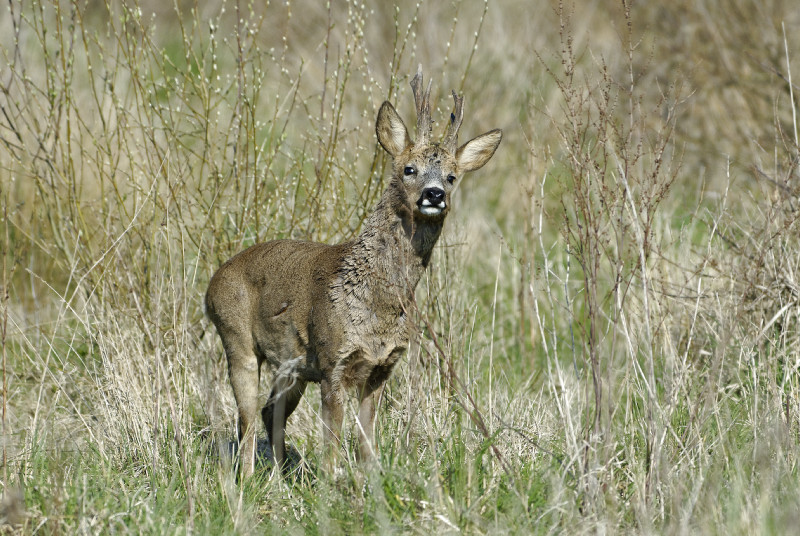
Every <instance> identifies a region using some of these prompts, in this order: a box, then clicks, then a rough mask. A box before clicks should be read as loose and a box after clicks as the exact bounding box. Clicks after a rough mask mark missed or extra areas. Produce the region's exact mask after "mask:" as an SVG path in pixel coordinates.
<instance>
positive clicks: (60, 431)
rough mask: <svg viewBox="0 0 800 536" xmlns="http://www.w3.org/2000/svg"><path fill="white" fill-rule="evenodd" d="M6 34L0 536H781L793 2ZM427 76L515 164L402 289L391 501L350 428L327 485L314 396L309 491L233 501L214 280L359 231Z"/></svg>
mask: <svg viewBox="0 0 800 536" xmlns="http://www.w3.org/2000/svg"><path fill="white" fill-rule="evenodd" d="M2 11H3V14H2V16H0V58H2V59H0V112H1V113H0V210H2V229H1V230H0V237H2V239H1V240H0V244H2V252H0V253H2V281H0V283H2V289H3V292H2V294H1V295H0V299H1V303H2V308H1V309H0V315H1V317H0V328H1V331H0V337H1V338H2V361H3V367H2V370H3V380H2V381H3V384H2V394H3V407H2V446H3V453H2V456H3V465H2V484H3V495H2V505H1V506H0V517H2V521H0V526H2V531H4V532H22V533H39V532H46V533H68V534H72V533H110V532H114V533H125V532H136V533H152V534H162V533H189V532H196V533H200V534H205V533H273V532H274V533H284V532H286V533H300V532H305V533H311V534H338V533H344V534H353V533H356V534H357V533H377V532H380V533H386V532H403V533H430V532H431V531H432V530H436V531H443V532H458V531H461V532H465V533H470V534H481V533H492V534H497V533H511V534H520V533H551V532H566V533H585V532H592V533H593V532H632V533H692V532H701V533H726V534H727V533H746V532H761V533H785V532H789V531H791V530H792V529H794V528H795V527H796V526H797V523H798V519H797V518H798V512H800V477H799V475H798V459H800V442H798V438H800V368H799V367H800V222H798V208H797V206H798V203H800V199H798V194H800V175H799V174H798V147H799V146H800V144H798V130H799V128H798V127H799V126H800V121H799V120H798V118H797V109H796V108H797V105H798V102H800V101H799V100H798V92H800V86H798V85H797V82H796V79H797V78H796V77H797V73H798V72H800V65H798V63H797V62H798V61H799V58H798V57H799V56H800V53H799V52H798V50H800V32H798V31H797V29H798V27H799V25H800V12H798V10H797V9H796V6H795V4H794V2H789V1H788V0H769V1H767V2H756V1H754V0H737V1H736V2H733V3H730V2H700V3H695V2H688V1H685V0H679V1H677V2H670V3H666V4H665V3H660V4H659V3H652V2H651V3H641V4H636V3H631V2H627V1H623V2H591V3H589V2H577V3H575V4H561V3H557V4H556V3H553V4H551V5H548V6H539V7H536V8H535V9H534V8H533V7H532V6H531V4H530V3H529V2H524V1H522V0H503V1H501V0H486V1H485V2H483V3H479V2H466V1H455V2H452V3H448V4H442V3H434V2H419V3H413V2H412V3H406V2H398V4H397V5H396V6H394V7H393V6H390V5H388V4H386V5H384V4H379V5H376V6H375V7H371V6H367V3H363V4H360V3H357V2H351V1H349V0H348V1H343V2H339V3H334V2H331V3H329V5H327V6H323V5H321V4H320V3H319V2H313V1H310V0H291V1H287V2H275V3H270V4H268V5H265V4H263V3H253V4H242V3H241V2H238V3H237V2H224V1H222V0H219V1H217V2H197V3H195V4H194V5H188V4H186V5H185V4H184V3H182V2H176V3H174V4H173V3H163V2H154V1H152V0H139V1H138V2H111V1H110V0H105V1H104V0H92V1H84V2H78V1H69V0H64V1H58V0H38V1H31V2H19V1H15V0H12V1H11V2H8V3H7V5H6V6H5V7H3V8H2ZM418 63H422V64H423V66H424V67H425V70H426V72H430V73H432V75H433V76H432V78H433V79H434V84H433V97H434V99H435V102H436V103H437V109H436V110H434V112H433V116H434V119H436V118H439V121H438V124H435V125H434V131H435V132H437V133H439V134H441V133H442V132H443V131H444V124H445V121H444V120H443V118H445V117H447V114H448V113H449V107H450V105H451V100H450V99H449V98H448V97H449V93H450V89H451V88H454V89H456V90H457V91H460V92H463V93H464V94H465V95H466V99H465V110H466V113H465V121H464V126H463V127H462V132H463V135H462V139H469V137H470V136H474V135H476V134H478V133H480V132H484V131H486V130H488V129H490V128H495V127H500V128H503V129H504V140H503V143H502V144H501V146H500V148H499V149H498V152H497V154H496V155H495V157H494V158H493V160H492V161H491V162H490V163H489V165H488V166H487V167H486V168H485V169H484V170H483V171H482V172H480V174H479V175H476V176H474V177H468V179H467V180H465V181H464V182H465V184H464V185H463V188H461V189H459V191H458V195H457V199H456V206H455V208H454V213H453V214H451V215H450V217H449V218H448V223H447V225H446V230H445V233H446V236H445V237H444V238H443V239H442V240H440V243H439V246H438V248H437V251H436V253H435V255H434V266H433V267H432V269H431V270H429V272H428V273H427V275H426V276H425V278H424V280H423V282H422V283H421V285H420V287H419V288H418V292H417V308H418V310H417V311H416V312H415V315H414V318H415V321H416V325H417V326H418V327H419V330H418V333H417V334H416V336H415V337H414V340H413V341H412V350H411V351H409V354H408V356H407V357H406V359H405V360H404V361H403V362H402V363H400V364H399V365H398V367H396V369H395V373H394V374H393V377H392V378H391V380H390V381H389V384H388V386H387V390H386V392H385V395H384V400H383V401H382V404H381V408H380V411H379V416H378V434H377V435H378V442H379V445H380V467H379V469H378V470H374V471H370V470H365V469H364V468H363V467H361V466H360V465H359V464H358V463H357V462H355V457H354V445H353V440H354V437H355V433H354V430H353V428H352V424H353V418H354V415H355V413H354V411H355V406H354V405H352V406H351V407H350V408H349V410H348V413H347V415H346V417H345V426H346V427H348V426H349V430H350V433H349V435H347V436H346V441H345V445H344V448H343V450H342V456H341V458H340V460H339V463H338V468H337V470H336V471H334V472H326V471H324V470H322V468H321V467H320V464H319V461H320V457H321V454H322V453H321V448H320V447H321V445H320V443H321V430H320V423H319V416H318V412H319V394H318V392H319V391H318V389H316V388H314V387H313V386H312V387H311V388H309V391H308V394H307V396H306V397H304V399H303V401H302V402H301V405H300V407H299V408H298V410H297V411H296V412H295V414H294V415H293V416H292V419H291V420H290V423H289V427H288V430H287V437H288V438H289V441H290V443H292V445H293V448H294V449H295V450H296V458H298V460H299V462H298V465H297V471H296V472H295V474H294V475H293V476H292V477H291V478H289V479H286V480H283V479H281V478H279V477H277V476H276V475H273V474H272V473H271V472H270V471H269V470H268V469H267V468H266V467H265V468H264V470H262V471H260V472H258V473H257V474H256V475H255V476H254V477H253V478H252V479H250V480H247V481H245V482H243V483H241V484H240V483H237V481H236V476H235V471H234V470H232V468H231V465H230V461H229V458H230V457H229V455H228V450H227V449H228V444H229V442H230V441H232V440H233V438H234V436H235V420H234V419H235V405H234V402H233V397H232V392H231V389H230V387H229V384H228V381H227V369H226V364H225V360H224V357H223V352H222V348H221V346H220V343H219V340H218V337H217V335H216V333H215V332H214V330H213V326H211V325H210V322H209V321H208V320H207V319H206V318H205V317H204V314H203V307H202V302H203V294H204V292H205V289H206V286H207V283H208V280H209V278H210V276H211V274H212V273H213V272H214V270H215V269H216V268H217V267H218V266H219V265H220V263H221V262H223V261H224V260H225V259H227V258H228V257H229V256H231V255H232V254H234V253H235V252H237V251H239V250H241V249H243V248H244V247H246V246H248V245H250V244H253V243H255V242H258V241H262V240H265V239H269V238H277V237H294V238H305V239H312V240H319V241H327V242H335V241H339V240H344V239H347V238H350V237H352V236H353V235H354V234H355V233H356V232H357V231H358V230H359V228H360V226H361V224H362V222H363V220H364V218H365V216H366V215H367V214H368V213H369V212H370V210H371V209H372V207H373V205H374V203H375V201H376V200H377V198H378V196H379V195H380V193H381V191H382V188H383V186H384V179H385V177H386V175H387V173H386V172H387V170H386V164H387V157H386V156H385V155H384V154H383V151H382V150H381V149H380V147H379V146H378V145H377V143H376V140H375V135H374V121H375V114H376V112H377V109H378V106H379V105H380V103H381V102H382V101H383V100H385V99H389V100H390V101H392V102H393V103H394V104H395V105H396V106H397V107H398V109H399V111H400V113H401V115H402V116H404V117H411V116H413V113H412V110H413V108H412V106H413V101H412V98H411V93H410V90H409V87H408V82H409V80H410V76H411V75H413V73H414V72H415V71H416V66H417V64H418ZM793 74H794V76H795V79H793V78H792V76H793ZM267 376H268V375H265V378H263V379H262V381H263V382H264V383H265V385H264V386H263V394H264V396H266V393H267V387H266V383H267V381H268V379H269V378H268V377H267ZM262 433H263V432H262Z"/></svg>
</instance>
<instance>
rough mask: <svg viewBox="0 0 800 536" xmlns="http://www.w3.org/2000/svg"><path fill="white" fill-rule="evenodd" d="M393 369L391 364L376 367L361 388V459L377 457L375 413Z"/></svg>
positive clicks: (359, 440) (359, 424)
mask: <svg viewBox="0 0 800 536" xmlns="http://www.w3.org/2000/svg"><path fill="white" fill-rule="evenodd" d="M391 370H392V367H391V366H389V367H376V368H375V369H374V370H373V371H372V373H371V374H370V376H369V378H367V381H366V382H364V386H363V387H362V388H361V398H360V405H359V408H358V454H359V456H358V457H359V459H360V460H361V461H368V460H374V459H375V454H376V452H377V446H376V444H375V437H374V434H375V413H376V411H377V408H378V402H379V401H380V398H381V394H382V393H383V387H384V385H386V383H385V382H386V378H388V377H389V373H390V372H391Z"/></svg>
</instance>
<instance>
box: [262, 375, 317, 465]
mask: <svg viewBox="0 0 800 536" xmlns="http://www.w3.org/2000/svg"><path fill="white" fill-rule="evenodd" d="M305 390H306V382H305V381H303V380H301V379H298V378H297V377H295V376H290V375H285V374H278V375H276V377H275V383H274V385H273V386H272V391H271V392H270V394H269V400H268V401H267V404H266V405H265V406H264V409H263V410H261V418H262V419H263V420H264V428H266V430H267V435H268V436H269V443H270V445H271V447H272V456H273V460H275V465H276V466H277V467H280V468H281V470H284V469H286V421H287V420H288V419H289V415H291V414H292V412H293V411H294V410H295V409H296V408H297V404H299V403H300V399H301V398H302V397H303V392H304V391H305Z"/></svg>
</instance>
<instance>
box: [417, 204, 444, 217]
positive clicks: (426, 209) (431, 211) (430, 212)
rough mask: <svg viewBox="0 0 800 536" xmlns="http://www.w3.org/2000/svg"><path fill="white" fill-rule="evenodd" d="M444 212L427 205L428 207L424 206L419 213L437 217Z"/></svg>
mask: <svg viewBox="0 0 800 536" xmlns="http://www.w3.org/2000/svg"><path fill="white" fill-rule="evenodd" d="M442 210H443V209H441V208H439V207H434V206H433V205H427V206H425V205H422V206H421V207H419V211H420V212H422V213H423V214H425V215H426V216H435V215H437V214H441V213H442Z"/></svg>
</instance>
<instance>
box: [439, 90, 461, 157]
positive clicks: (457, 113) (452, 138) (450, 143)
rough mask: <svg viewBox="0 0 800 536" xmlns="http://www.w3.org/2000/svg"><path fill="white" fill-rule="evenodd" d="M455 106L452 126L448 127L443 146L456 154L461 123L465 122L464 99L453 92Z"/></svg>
mask: <svg viewBox="0 0 800 536" xmlns="http://www.w3.org/2000/svg"><path fill="white" fill-rule="evenodd" d="M453 100H454V101H455V106H454V108H453V113H451V114H450V124H448V125H447V132H446V133H445V135H444V141H442V145H443V146H444V148H445V149H446V150H448V151H450V152H451V153H453V154H455V152H456V148H457V147H458V129H459V128H461V121H463V120H464V97H462V96H459V95H458V94H457V93H456V92H455V90H454V91H453Z"/></svg>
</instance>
